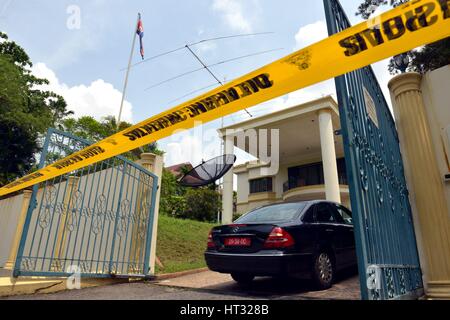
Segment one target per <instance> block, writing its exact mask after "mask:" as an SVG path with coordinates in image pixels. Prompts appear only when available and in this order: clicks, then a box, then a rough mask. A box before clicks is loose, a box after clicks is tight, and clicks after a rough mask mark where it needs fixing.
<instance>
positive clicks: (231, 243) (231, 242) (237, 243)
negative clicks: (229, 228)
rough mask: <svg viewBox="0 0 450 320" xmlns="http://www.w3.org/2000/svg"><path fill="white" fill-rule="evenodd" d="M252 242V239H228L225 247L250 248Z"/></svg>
mask: <svg viewBox="0 0 450 320" xmlns="http://www.w3.org/2000/svg"><path fill="white" fill-rule="evenodd" d="M251 245H252V240H251V239H250V238H226V239H225V246H227V247H250V246H251Z"/></svg>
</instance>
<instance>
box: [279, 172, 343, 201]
mask: <svg viewBox="0 0 450 320" xmlns="http://www.w3.org/2000/svg"><path fill="white" fill-rule="evenodd" d="M339 183H340V193H341V200H342V203H343V204H345V205H347V206H348V205H349V202H350V191H349V188H348V185H347V181H346V179H341V178H340V179H339ZM325 198H326V194H325V184H323V183H322V184H308V183H306V182H305V181H304V180H301V179H290V181H287V182H285V183H284V184H283V200H284V201H308V200H320V199H325Z"/></svg>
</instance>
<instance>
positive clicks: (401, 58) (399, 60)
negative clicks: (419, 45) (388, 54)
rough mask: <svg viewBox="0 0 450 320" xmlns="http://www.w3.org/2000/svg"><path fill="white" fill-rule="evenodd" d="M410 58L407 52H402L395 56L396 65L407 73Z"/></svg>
mask: <svg viewBox="0 0 450 320" xmlns="http://www.w3.org/2000/svg"><path fill="white" fill-rule="evenodd" d="M409 63H410V59H409V55H408V54H407V53H402V54H399V55H397V56H395V57H394V66H395V68H396V69H397V70H400V72H401V73H405V72H406V70H407V69H408V67H409Z"/></svg>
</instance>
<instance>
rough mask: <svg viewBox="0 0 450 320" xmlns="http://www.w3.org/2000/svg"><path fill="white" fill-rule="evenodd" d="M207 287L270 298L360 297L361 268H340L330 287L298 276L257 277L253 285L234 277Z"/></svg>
mask: <svg viewBox="0 0 450 320" xmlns="http://www.w3.org/2000/svg"><path fill="white" fill-rule="evenodd" d="M202 289H203V290H208V291H214V292H220V293H226V294H228V295H233V294H235V295H242V296H253V297H259V298H269V299H289V298H292V299H299V298H302V297H304V298H317V299H346V300H347V299H348V300H354V299H360V288H359V280H358V270H357V269H356V268H351V269H347V270H344V271H342V272H340V273H339V274H338V275H337V277H336V281H335V284H334V285H333V287H332V288H330V289H328V290H322V291H318V290H316V289H315V287H314V285H313V283H312V281H311V280H306V279H295V278H256V279H255V280H254V281H253V282H252V283H251V284H249V285H240V284H237V283H236V282H234V281H228V282H225V283H221V284H215V285H212V286H206V287H203V288H202Z"/></svg>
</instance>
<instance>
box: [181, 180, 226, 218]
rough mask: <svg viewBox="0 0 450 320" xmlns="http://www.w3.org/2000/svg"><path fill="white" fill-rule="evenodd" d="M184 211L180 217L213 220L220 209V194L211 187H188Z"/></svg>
mask: <svg viewBox="0 0 450 320" xmlns="http://www.w3.org/2000/svg"><path fill="white" fill-rule="evenodd" d="M185 200H186V206H187V208H186V211H185V214H184V215H183V217H182V218H186V219H192V220H197V221H205V222H214V221H216V220H217V213H218V212H219V210H220V209H221V206H222V204H221V201H220V195H219V193H218V192H217V191H215V190H211V189H206V188H205V189H204V188H198V189H189V190H188V191H187V192H186V195H185Z"/></svg>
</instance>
